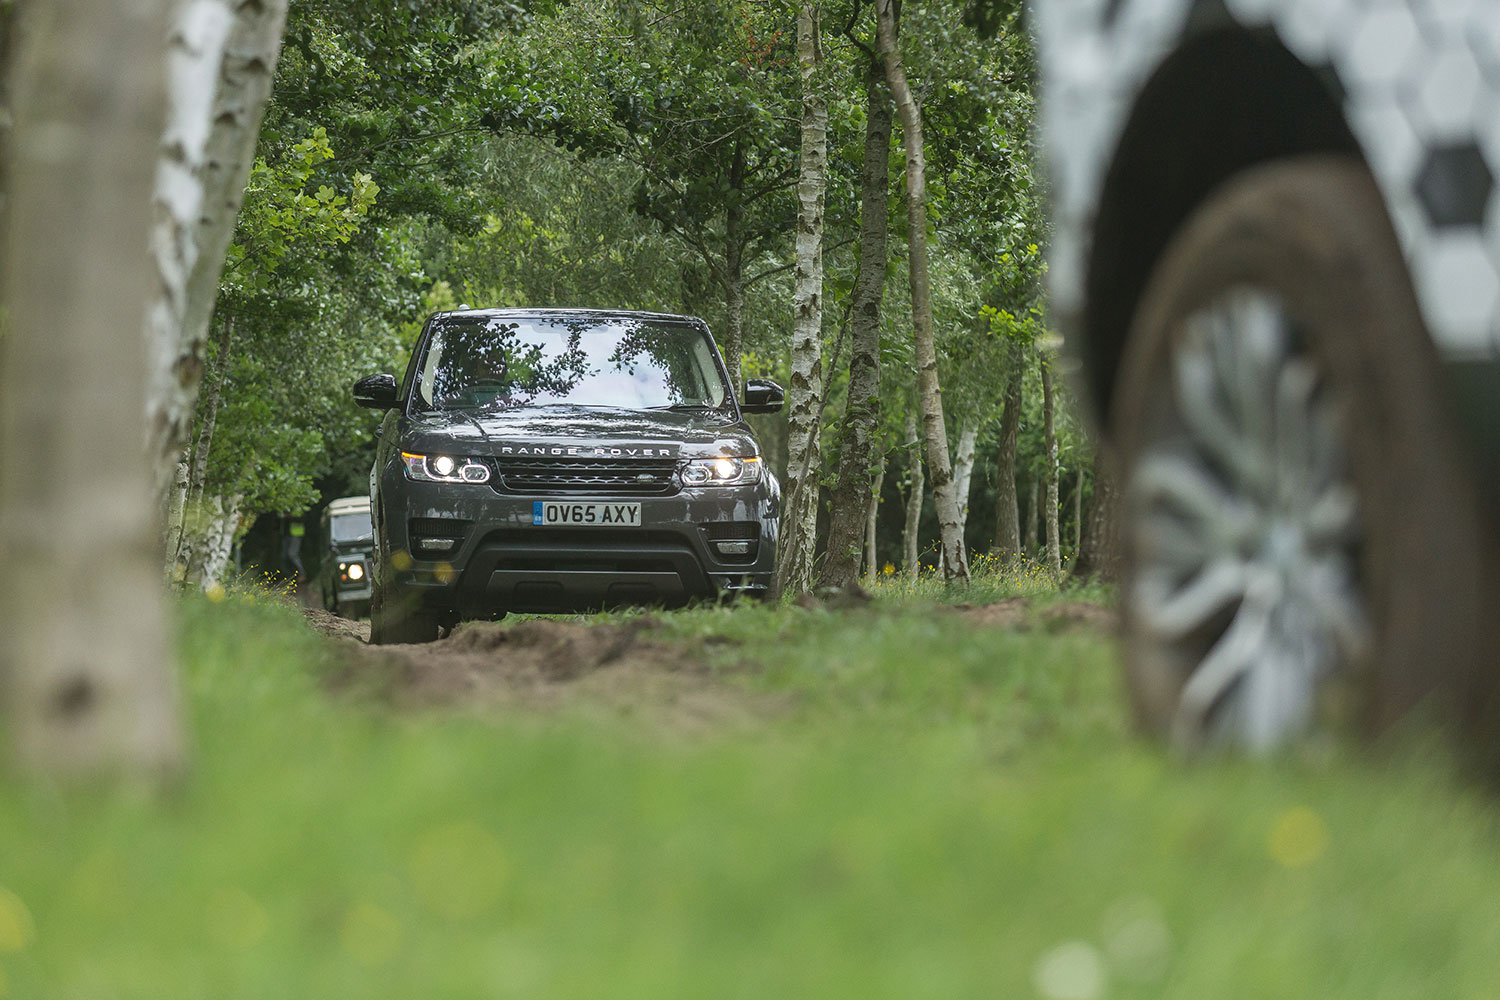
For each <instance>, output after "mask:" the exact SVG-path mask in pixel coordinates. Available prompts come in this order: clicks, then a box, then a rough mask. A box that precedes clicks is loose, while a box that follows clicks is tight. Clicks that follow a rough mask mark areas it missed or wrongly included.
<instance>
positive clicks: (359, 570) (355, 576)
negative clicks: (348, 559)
mask: <svg viewBox="0 0 1500 1000" xmlns="http://www.w3.org/2000/svg"><path fill="white" fill-rule="evenodd" d="M364 578H365V568H364V566H362V565H361V564H359V563H350V564H349V579H351V580H363V579H364Z"/></svg>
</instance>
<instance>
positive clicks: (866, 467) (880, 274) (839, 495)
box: [822, 52, 891, 588]
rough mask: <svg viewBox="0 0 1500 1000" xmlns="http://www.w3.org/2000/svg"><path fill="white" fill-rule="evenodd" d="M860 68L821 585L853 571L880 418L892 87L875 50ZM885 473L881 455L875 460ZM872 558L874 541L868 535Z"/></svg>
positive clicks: (845, 579) (850, 579)
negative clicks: (858, 134) (852, 215)
mask: <svg viewBox="0 0 1500 1000" xmlns="http://www.w3.org/2000/svg"><path fill="white" fill-rule="evenodd" d="M868 57H869V65H868V68H867V70H866V72H865V144H864V162H863V164H862V165H861V167H860V174H859V189H860V192H859V270H858V272H857V273H856V274H855V277H854V290H853V292H852V298H851V302H850V306H851V312H850V344H851V349H850V354H849V389H848V399H847V402H846V403H845V410H844V422H843V427H842V428H841V431H840V435H839V466H838V479H837V481H836V482H835V485H834V489H833V506H832V510H831V512H830V513H829V517H828V552H827V556H826V557H825V561H824V563H823V573H822V582H823V585H824V586H828V587H838V588H847V587H851V586H853V585H854V583H855V580H856V577H857V575H858V572H859V547H860V532H861V530H862V528H863V527H864V521H865V519H866V518H867V517H869V516H871V515H868V514H867V511H868V509H869V507H870V504H871V496H872V495H873V493H875V492H878V490H879V486H878V485H877V486H875V487H874V488H873V489H872V487H871V476H872V469H873V468H874V467H875V466H876V464H877V463H876V461H875V452H876V450H877V445H876V442H875V427H876V424H877V422H878V421H879V419H880V328H881V321H880V305H881V298H882V296H883V294H884V292H885V265H886V244H887V242H888V237H887V233H888V229H889V225H888V223H889V218H888V216H887V214H886V197H887V193H888V191H889V188H890V179H889V170H890V156H891V95H890V91H889V89H887V87H886V85H885V73H884V70H883V67H882V66H881V64H880V61H879V60H878V58H877V57H876V56H875V54H874V53H873V52H870V53H868ZM878 464H879V466H880V469H881V471H880V472H879V473H875V474H874V475H876V476H877V478H879V477H883V476H884V474H885V472H884V468H885V462H884V458H883V456H882V458H881V460H880V462H879V463H878ZM868 547H869V549H870V555H869V558H870V559H871V560H872V561H873V560H874V558H875V555H874V544H873V543H868Z"/></svg>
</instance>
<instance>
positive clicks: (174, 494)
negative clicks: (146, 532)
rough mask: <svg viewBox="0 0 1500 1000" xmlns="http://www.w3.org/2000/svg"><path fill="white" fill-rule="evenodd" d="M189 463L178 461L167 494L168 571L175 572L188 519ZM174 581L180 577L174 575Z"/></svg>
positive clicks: (164, 538) (165, 540) (164, 548)
mask: <svg viewBox="0 0 1500 1000" xmlns="http://www.w3.org/2000/svg"><path fill="white" fill-rule="evenodd" d="M190 479H191V477H190V475H189V472H188V463H187V460H186V459H184V460H183V461H181V462H178V463H177V468H176V470H175V471H174V472H173V474H172V488H171V492H170V493H168V494H167V525H166V530H165V531H164V532H163V533H162V546H161V551H162V552H163V553H165V555H166V559H167V572H168V574H169V575H171V574H172V573H173V570H174V567H175V565H176V562H177V549H178V547H179V546H181V545H182V529H183V525H184V523H185V521H186V519H187V495H188V484H189V482H190ZM172 579H173V581H174V582H177V581H178V580H180V577H176V576H172Z"/></svg>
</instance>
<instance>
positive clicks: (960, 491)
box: [953, 419, 979, 534]
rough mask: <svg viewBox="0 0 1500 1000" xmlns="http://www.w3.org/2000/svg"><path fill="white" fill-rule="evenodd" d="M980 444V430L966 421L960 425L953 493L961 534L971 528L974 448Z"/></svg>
mask: <svg viewBox="0 0 1500 1000" xmlns="http://www.w3.org/2000/svg"><path fill="white" fill-rule="evenodd" d="M978 442H979V428H978V427H976V426H974V421H973V420H969V419H965V420H964V422H963V423H962V424H960V425H959V431H958V448H957V449H956V450H955V451H954V452H953V493H954V495H955V496H957V497H958V517H959V532H960V534H962V533H963V532H965V531H967V530H968V527H969V486H970V485H971V484H972V483H973V480H974V447H975V445H976V444H978Z"/></svg>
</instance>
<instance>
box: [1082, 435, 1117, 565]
mask: <svg viewBox="0 0 1500 1000" xmlns="http://www.w3.org/2000/svg"><path fill="white" fill-rule="evenodd" d="M1093 479H1094V496H1093V500H1092V502H1091V503H1090V504H1089V512H1088V517H1087V519H1086V521H1085V523H1084V525H1083V541H1082V543H1081V544H1080V545H1079V548H1078V559H1077V561H1076V562H1074V563H1073V576H1075V577H1077V578H1079V579H1089V578H1091V577H1092V578H1096V579H1099V580H1102V581H1104V582H1106V583H1113V582H1114V581H1115V580H1117V579H1118V578H1119V572H1120V556H1119V548H1118V544H1117V539H1116V523H1117V522H1116V519H1115V518H1116V513H1115V511H1116V506H1117V504H1118V502H1119V491H1118V490H1117V489H1116V487H1115V483H1114V480H1113V479H1112V478H1111V476H1110V468H1109V462H1108V459H1107V458H1106V456H1105V453H1104V449H1103V448H1102V447H1101V448H1100V449H1099V450H1098V451H1096V452H1095V453H1094V475H1093Z"/></svg>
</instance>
